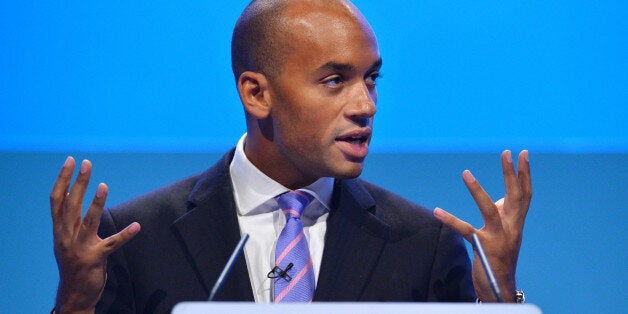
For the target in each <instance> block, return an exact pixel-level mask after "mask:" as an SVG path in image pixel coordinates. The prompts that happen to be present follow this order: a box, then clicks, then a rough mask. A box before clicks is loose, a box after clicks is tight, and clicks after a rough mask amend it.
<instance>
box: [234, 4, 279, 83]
mask: <svg viewBox="0 0 628 314" xmlns="http://www.w3.org/2000/svg"><path fill="white" fill-rule="evenodd" d="M285 6H286V1H282V0H253V1H251V3H249V5H248V6H247V7H246V8H245V9H244V11H243V12H242V14H241V15H240V17H239V18H238V21H237V22H236V25H235V27H234V29H233V35H232V37H231V68H232V70H233V76H234V77H235V80H236V82H237V81H238V79H239V78H240V75H241V74H242V72H245V71H254V72H259V73H262V74H264V75H266V76H268V77H269V78H274V77H276V76H278V75H279V74H280V72H281V66H282V65H283V61H284V59H285V53H286V51H287V50H288V48H287V47H286V45H287V41H286V40H285V38H284V36H285V32H284V31H283V29H284V28H285V27H284V25H285V24H284V22H283V16H282V13H283V9H284V8H285Z"/></svg>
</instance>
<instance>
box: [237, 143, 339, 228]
mask: <svg viewBox="0 0 628 314" xmlns="http://www.w3.org/2000/svg"><path fill="white" fill-rule="evenodd" d="M245 141H246V133H245V134H244V135H242V137H241V138H240V140H239V141H238V145H237V146H236V150H235V154H234V156H233V160H232V161H231V164H230V165H229V173H230V174H231V181H232V183H233V192H234V197H235V201H236V207H237V210H238V214H239V215H243V216H248V215H257V214H262V213H267V212H271V211H274V210H276V209H277V201H275V199H274V198H275V196H277V195H279V194H282V193H285V192H288V191H290V189H288V188H287V187H285V186H283V185H281V184H280V183H278V182H276V181H275V180H273V179H271V178H270V177H268V176H267V175H265V174H264V173H263V172H262V171H261V170H259V169H257V167H255V166H254V165H253V164H252V163H251V161H249V159H248V158H247V157H246V154H245V153H244V143H245ZM333 187H334V179H333V178H329V177H324V178H320V179H318V180H316V181H315V182H314V183H312V184H310V185H308V186H306V187H304V188H301V189H299V190H301V191H305V192H308V193H310V194H312V195H313V196H314V198H315V200H313V201H312V202H311V203H310V204H309V205H308V207H306V209H305V211H304V214H303V215H304V218H310V219H313V220H316V219H317V218H318V217H319V216H321V215H323V214H325V213H326V212H329V204H330V202H331V197H332V192H333Z"/></svg>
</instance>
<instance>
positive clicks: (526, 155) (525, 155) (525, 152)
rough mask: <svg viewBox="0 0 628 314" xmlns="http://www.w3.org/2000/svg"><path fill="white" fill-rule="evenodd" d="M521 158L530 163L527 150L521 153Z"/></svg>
mask: <svg viewBox="0 0 628 314" xmlns="http://www.w3.org/2000/svg"><path fill="white" fill-rule="evenodd" d="M523 158H524V159H525V160H526V162H530V156H529V154H528V150H527V149H526V150H524V151H523Z"/></svg>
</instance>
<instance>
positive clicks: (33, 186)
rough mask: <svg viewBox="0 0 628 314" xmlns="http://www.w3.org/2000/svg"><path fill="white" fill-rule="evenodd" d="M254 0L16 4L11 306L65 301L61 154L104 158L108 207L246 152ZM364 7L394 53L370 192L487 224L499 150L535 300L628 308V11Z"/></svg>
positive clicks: (1, 40)
mask: <svg viewBox="0 0 628 314" xmlns="http://www.w3.org/2000/svg"><path fill="white" fill-rule="evenodd" d="M244 3H245V1H237V2H236V1H225V2H220V3H213V2H201V1H187V2H184V3H183V2H181V3H178V2H167V1H150V2H128V1H109V2H98V3H94V2H80V1H73V2H53V1H20V2H15V3H9V2H2V3H0V47H2V48H0V187H1V188H0V209H2V212H3V215H1V216H0V217H1V218H0V222H2V225H3V228H2V229H1V230H2V231H1V232H0V234H1V238H0V239H1V241H0V245H1V247H0V249H1V252H2V258H0V266H2V268H1V272H0V274H1V275H0V276H1V280H0V289H1V291H2V292H3V293H2V294H0V304H2V308H3V311H4V310H6V311H7V312H26V313H30V312H32V313H34V312H45V311H47V310H48V309H49V308H50V306H51V305H52V304H53V302H54V290H55V286H56V280H57V273H56V265H55V263H54V257H53V254H52V237H51V222H50V218H49V212H48V211H49V210H48V204H47V202H48V200H47V197H48V193H49V190H50V187H51V184H52V182H53V181H54V178H55V176H56V173H57V171H58V169H59V168H60V167H61V164H62V163H63V160H64V159H65V156H67V155H74V156H75V157H76V158H78V159H83V158H89V159H91V160H92V161H93V162H94V168H95V172H94V176H93V178H94V180H95V181H105V182H107V183H108V184H109V186H110V188H111V196H110V199H109V204H110V205H112V204H117V203H120V202H122V201H123V200H126V199H128V198H130V197H133V196H136V195H139V194H141V193H144V192H147V191H149V190H151V189H153V188H156V187H158V186H161V185H163V184H166V183H168V182H171V181H173V180H176V179H179V178H182V177H184V176H187V175H190V174H193V173H196V172H199V171H202V170H203V169H205V168H206V167H208V166H209V165H211V164H212V163H213V161H215V160H216V159H217V158H219V156H220V155H221V154H222V152H224V151H225V150H226V149H228V148H229V147H231V146H232V145H234V143H235V141H236V140H237V139H238V137H239V136H240V135H241V134H242V132H243V130H244V125H243V122H242V110H241V109H240V106H239V102H238V99H237V97H236V94H235V87H234V84H233V78H232V75H231V73H230V67H229V63H228V60H229V41H230V36H231V28H232V27H233V24H234V23H235V20H236V18H237V16H238V14H239V13H240V11H241V10H242V8H243V7H244V5H245V4H244ZM356 4H357V5H358V6H359V7H360V8H361V9H362V11H363V13H364V14H365V15H366V16H367V18H368V19H369V21H370V22H371V24H372V26H373V28H374V29H375V31H376V33H377V35H378V39H379V43H380V50H381V54H382V56H383V58H384V67H383V75H384V78H383V79H382V80H381V81H380V84H379V92H380V98H379V99H380V101H379V104H378V114H377V118H376V123H375V137H374V142H373V151H374V153H373V154H372V155H371V156H370V157H369V159H368V161H367V167H366V170H365V173H364V177H365V178H367V179H369V180H371V181H373V182H376V183H379V184H380V185H383V186H385V187H387V188H389V189H391V190H393V191H396V192H398V193H400V194H402V195H403V196H406V197H407V198H410V199H412V200H414V201H417V202H419V203H421V204H424V205H426V206H428V207H434V206H437V205H438V206H442V207H444V208H446V209H449V210H451V211H453V212H455V213H457V214H459V215H461V216H462V217H464V218H466V219H468V220H470V221H471V222H473V223H474V224H475V225H476V226H479V225H478V224H480V223H481V221H480V216H479V214H478V213H477V210H476V209H475V207H474V205H473V202H472V200H471V198H470V197H468V196H467V192H466V191H465V190H464V186H463V184H462V182H461V180H460V177H459V175H460V172H461V171H462V170H464V169H467V168H469V169H471V170H472V171H474V174H475V175H476V177H478V179H479V180H480V181H481V182H482V183H484V184H485V185H486V187H487V190H488V191H489V192H490V193H491V194H492V195H499V194H501V193H503V188H502V187H501V181H500V180H501V178H500V175H501V171H500V170H499V161H498V154H499V152H500V150H501V149H505V148H510V149H513V150H518V149H521V148H528V149H530V150H531V162H532V167H533V168H532V170H533V179H534V188H535V196H534V199H533V203H532V209H531V212H530V216H529V218H528V221H527V224H526V233H525V238H524V243H523V247H522V254H521V260H520V265H519V273H518V277H519V283H520V286H521V287H522V288H524V289H526V290H527V294H528V297H529V299H530V301H531V302H533V303H536V304H538V305H540V306H541V308H542V309H543V310H545V311H546V312H548V313H561V312H562V313H578V312H580V313H588V312H597V311H596V310H595V309H596V308H599V307H601V308H602V309H603V310H604V311H603V312H620V311H621V310H622V309H624V308H625V307H626V306H628V304H627V301H626V300H627V299H628V298H627V295H626V293H625V292H623V291H624V290H625V289H624V287H623V283H624V282H626V280H627V279H628V278H627V276H626V271H625V270H624V268H625V265H626V262H627V261H628V259H627V257H626V243H627V241H626V236H625V233H624V231H623V230H624V225H625V223H624V221H626V219H627V218H628V217H627V214H626V210H627V209H628V208H626V207H627V206H626V205H627V204H628V189H627V188H626V184H625V182H626V180H627V179H628V131H627V128H626V127H625V120H626V116H628V115H627V113H628V112H627V111H628V110H627V106H626V99H628V97H627V96H628V88H626V86H628V57H627V56H628V25H627V24H628V18H627V17H628V16H627V15H628V14H627V13H626V12H628V4H627V3H626V2H625V1H602V2H599V3H585V2H579V1H564V2H561V1H556V2H549V3H548V2H547V1H526V2H499V3H483V2H480V3H477V2H464V3H462V2H459V1H356ZM94 186H95V185H94ZM93 188H94V187H92V189H91V191H92V192H93Z"/></svg>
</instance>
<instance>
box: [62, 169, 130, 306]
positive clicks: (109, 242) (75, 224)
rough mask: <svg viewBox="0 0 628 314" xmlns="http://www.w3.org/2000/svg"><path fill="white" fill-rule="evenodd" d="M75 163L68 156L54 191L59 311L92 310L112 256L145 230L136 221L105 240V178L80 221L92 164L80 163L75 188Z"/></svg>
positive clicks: (106, 190)
mask: <svg viewBox="0 0 628 314" xmlns="http://www.w3.org/2000/svg"><path fill="white" fill-rule="evenodd" d="M75 166H76V163H75V161H74V159H73V158H72V157H68V158H67V160H66V161H65V164H64V165H63V168H61V172H60V173H59V177H58V178H57V180H56V182H55V184H54V187H53V189H52V192H51V193H50V210H51V213H52V226H53V227H52V228H53V237H54V253H55V258H56V259H57V266H58V267H59V288H58V291H57V300H56V303H57V304H56V311H57V313H93V312H94V309H95V306H96V303H98V300H99V299H100V295H101V294H102V291H103V289H104V286H105V282H106V276H107V272H106V266H107V256H109V254H111V253H112V252H114V251H115V250H116V249H118V248H119V247H121V246H122V245H123V244H124V243H126V242H127V241H129V240H130V239H131V238H132V237H133V236H135V235H136V234H137V233H138V232H139V231H140V225H139V224H138V223H137V222H134V223H132V224H131V225H129V226H128V227H126V228H125V229H124V230H122V231H120V232H119V233H117V234H115V235H112V236H110V237H108V238H106V239H101V238H100V237H98V234H97V231H98V226H99V224H100V216H101V215H102V212H103V208H104V206H105V200H106V199H107V192H108V189H107V186H106V185H105V184H104V183H101V184H99V185H98V190H97V191H96V195H95V196H94V199H93V200H92V203H91V205H90V206H89V209H88V210H87V213H86V214H85V217H84V218H83V220H81V213H82V204H83V198H84V196H85V190H86V189H87V185H88V183H89V178H90V175H91V172H92V165H91V163H90V162H89V161H87V160H84V161H83V162H82V163H81V167H80V170H79V174H78V176H77V178H76V181H75V183H74V185H73V186H72V188H71V190H70V181H71V179H72V173H73V172H74V167H75Z"/></svg>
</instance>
